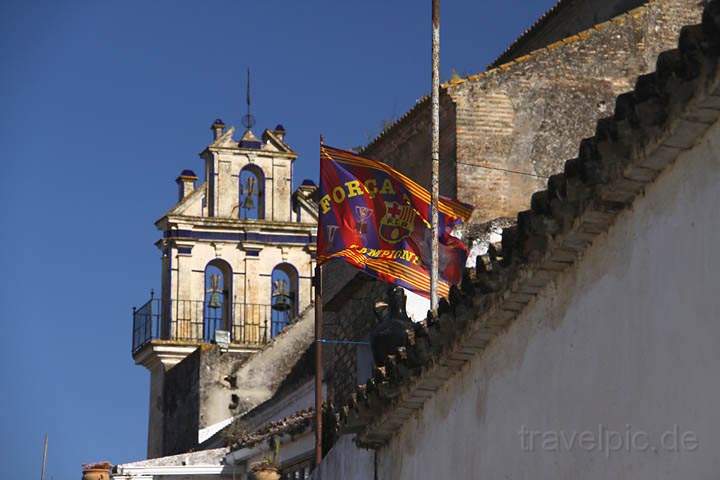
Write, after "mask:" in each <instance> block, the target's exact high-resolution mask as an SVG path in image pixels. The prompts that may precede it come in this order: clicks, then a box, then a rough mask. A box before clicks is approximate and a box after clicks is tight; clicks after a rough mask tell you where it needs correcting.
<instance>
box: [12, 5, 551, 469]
mask: <svg viewBox="0 0 720 480" xmlns="http://www.w3.org/2000/svg"><path fill="white" fill-rule="evenodd" d="M552 3H553V1H552V0H533V1H531V0H506V1H503V2H498V1H489V0H472V1H470V0H465V1H460V0H444V1H443V5H442V76H443V79H447V78H448V77H449V75H450V72H451V69H455V70H457V71H458V72H460V73H461V74H462V73H473V72H477V71H481V70H483V69H484V68H485V65H487V64H488V63H489V62H490V61H492V60H493V59H494V58H495V57H496V56H497V55H498V54H499V53H501V51H502V50H503V49H504V48H505V47H506V46H507V45H508V44H509V43H510V42H511V41H512V40H513V39H514V38H515V37H516V36H517V35H519V33H520V32H521V31H522V30H523V29H524V28H526V27H527V26H528V25H529V24H531V23H532V21H533V20H534V19H535V18H536V17H537V16H538V15H540V14H541V13H542V12H543V11H545V10H546V9H547V8H549V7H550V5H551V4H552ZM429 5H430V1H429V0H427V1H425V2H420V1H418V0H392V1H387V0H386V1H381V0H365V1H362V2H359V1H345V0H335V1H320V0H317V1H316V0H308V1H303V2H297V1H292V2H291V1H287V0H286V1H279V0H265V1H262V2H250V1H241V0H235V1H226V0H216V1H213V2H199V1H196V2H190V1H153V2H140V1H132V0H127V1H122V2H121V1H114V2H110V1H103V2H100V1H72V0H63V1H57V0H55V1H46V2H43V1H22V2H21V1H13V0H5V1H3V2H2V4H1V5H0V69H1V70H2V75H0V109H1V110H0V112H2V114H0V159H1V160H0V205H1V207H0V245H1V246H2V247H1V248H0V272H2V274H3V275H2V279H1V280H0V282H2V283H1V285H0V319H1V321H2V333H3V343H4V344H3V348H2V349H0V355H1V357H0V380H1V381H2V385H3V387H2V389H0V412H1V413H0V429H1V430H0V452H2V453H1V454H0V458H2V461H0V478H33V477H36V476H38V477H39V472H40V457H41V446H42V437H43V434H44V433H45V432H48V433H49V435H50V451H49V464H48V469H49V476H48V478H49V479H50V478H53V479H56V480H60V479H75V478H77V477H78V476H79V472H80V464H81V463H83V462H88V461H94V460H100V459H108V460H110V461H111V462H113V463H122V462H127V461H131V460H135V459H140V458H143V456H144V453H145V444H146V424H147V404H148V374H147V372H146V371H145V370H144V369H143V368H142V367H137V366H134V365H133V363H132V359H131V356H130V327H131V318H130V312H131V309H132V306H133V305H139V304H141V303H142V302H144V301H145V300H146V299H147V297H148V294H149V291H150V289H151V288H157V287H158V285H159V274H160V262H159V254H158V252H157V250H156V249H155V247H154V246H153V242H154V241H155V240H157V239H158V236H159V235H158V232H157V231H156V230H155V229H154V227H153V221H154V220H156V219H157V218H158V217H159V216H161V215H162V213H163V212H164V211H165V210H167V209H168V208H169V207H170V206H171V205H172V204H173V202H174V201H175V199H176V195H177V192H176V185H175V183H174V179H175V177H176V176H177V175H178V173H179V172H180V170H182V169H183V168H191V169H194V170H196V171H198V172H199V171H201V170H202V169H201V163H200V160H199V158H198V157H197V153H198V152H200V151H201V150H202V149H203V148H204V147H205V146H206V145H207V143H208V142H209V140H210V131H209V126H210V124H211V123H212V121H213V120H214V119H215V118H217V117H220V118H222V119H223V120H224V121H225V123H227V124H233V125H237V124H239V123H240V118H241V117H242V115H243V114H244V98H245V97H244V83H245V69H246V68H247V67H250V68H251V69H252V72H253V103H254V114H255V116H256V118H257V121H258V125H257V128H256V131H261V130H262V128H266V127H270V128H271V127H273V126H275V125H276V124H277V123H282V124H284V126H285V127H286V129H287V131H288V134H287V140H288V142H289V143H290V144H291V145H292V146H293V147H294V148H295V149H296V150H297V151H298V152H299V153H300V158H299V159H298V160H297V162H296V167H295V172H296V174H295V175H296V176H295V181H296V184H297V183H299V181H301V180H302V179H303V178H313V179H316V176H317V149H318V136H319V134H320V133H323V134H324V135H325V137H326V139H327V142H328V143H329V144H331V145H336V146H339V147H347V148H350V147H353V146H357V145H361V144H364V143H366V142H367V141H368V140H369V139H370V138H372V136H373V135H374V134H376V133H378V132H379V130H380V126H381V125H382V123H383V122H384V121H387V120H390V119H392V118H394V117H396V116H399V115H401V114H402V113H403V112H405V111H406V110H407V109H408V108H410V107H411V106H412V105H413V104H414V102H415V100H416V99H417V98H418V97H420V96H422V95H423V94H425V93H427V91H428V87H429V83H430V74H429V70H430V68H429V47H430V35H429V33H430V32H429V24H430V22H429V12H430V8H429Z"/></svg>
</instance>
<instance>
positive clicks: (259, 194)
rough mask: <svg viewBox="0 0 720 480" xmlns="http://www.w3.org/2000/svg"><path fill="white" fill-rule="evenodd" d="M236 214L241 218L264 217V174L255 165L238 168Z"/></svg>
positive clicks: (254, 218)
mask: <svg viewBox="0 0 720 480" xmlns="http://www.w3.org/2000/svg"><path fill="white" fill-rule="evenodd" d="M239 187H240V188H239V191H240V199H239V203H238V215H239V217H240V219H242V220H262V219H264V218H265V175H264V174H263V171H262V169H261V168H260V167H258V166H257V165H246V166H245V167H243V169H242V170H240V185H239Z"/></svg>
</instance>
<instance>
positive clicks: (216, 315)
mask: <svg viewBox="0 0 720 480" xmlns="http://www.w3.org/2000/svg"><path fill="white" fill-rule="evenodd" d="M295 316H296V315H295V314H294V313H292V312H289V311H288V312H277V311H274V310H273V309H272V306H271V305H266V304H255V303H230V304H228V305H222V306H220V307H212V306H210V304H209V302H208V301H202V300H176V299H171V300H162V299H160V298H151V299H150V300H149V301H148V302H146V303H145V304H144V305H142V306H141V307H137V308H133V330H132V352H133V353H135V352H137V351H138V350H140V349H141V348H142V347H143V346H144V345H146V344H147V343H148V342H150V341H151V340H155V339H162V340H181V341H189V342H207V343H209V342H212V341H214V339H215V332H216V331H217V330H226V331H228V332H230V342H231V343H235V344H243V345H255V346H261V345H264V344H266V343H268V342H269V341H270V339H271V338H272V337H273V336H275V335H277V333H279V332H280V331H281V330H282V329H283V328H284V327H285V326H286V325H287V324H288V323H291V322H293V321H294V320H295Z"/></svg>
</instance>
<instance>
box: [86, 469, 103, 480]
mask: <svg viewBox="0 0 720 480" xmlns="http://www.w3.org/2000/svg"><path fill="white" fill-rule="evenodd" d="M82 480H110V469H109V468H88V469H87V470H83V476H82Z"/></svg>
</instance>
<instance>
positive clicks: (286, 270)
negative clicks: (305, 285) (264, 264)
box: [270, 263, 298, 337]
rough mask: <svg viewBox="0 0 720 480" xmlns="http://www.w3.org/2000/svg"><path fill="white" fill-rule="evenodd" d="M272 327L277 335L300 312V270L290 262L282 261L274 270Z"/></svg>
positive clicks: (272, 332)
mask: <svg viewBox="0 0 720 480" xmlns="http://www.w3.org/2000/svg"><path fill="white" fill-rule="evenodd" d="M271 292H272V293H271V309H272V318H271V328H270V335H271V336H273V337H274V336H275V335H277V334H278V333H280V332H281V331H282V329H283V328H285V326H286V325H288V324H289V323H291V322H292V321H293V320H294V319H295V317H296V316H297V314H298V272H297V269H296V268H295V267H293V266H292V265H291V264H289V263H281V264H279V265H277V266H276V267H275V268H274V269H273V271H272V288H271Z"/></svg>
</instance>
